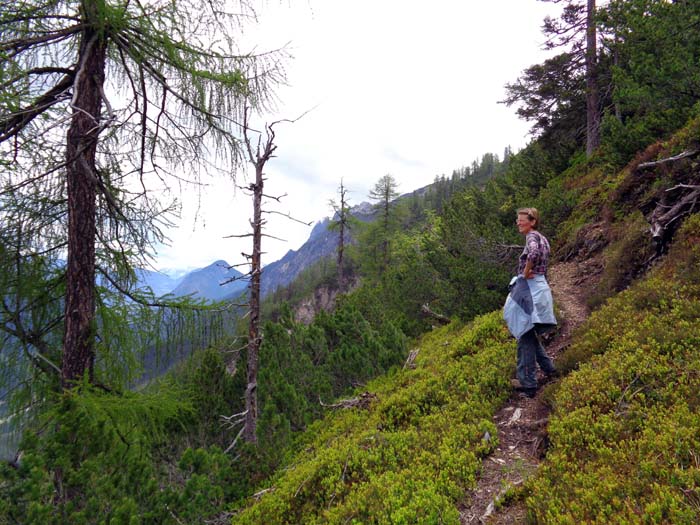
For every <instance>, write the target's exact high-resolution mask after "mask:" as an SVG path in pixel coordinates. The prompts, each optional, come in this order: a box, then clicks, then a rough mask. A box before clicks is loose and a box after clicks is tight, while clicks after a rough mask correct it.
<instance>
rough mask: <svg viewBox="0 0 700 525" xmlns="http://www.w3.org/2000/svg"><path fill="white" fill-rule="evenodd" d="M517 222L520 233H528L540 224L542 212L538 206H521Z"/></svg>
mask: <svg viewBox="0 0 700 525" xmlns="http://www.w3.org/2000/svg"><path fill="white" fill-rule="evenodd" d="M516 224H517V225H518V231H519V232H520V233H525V234H527V233H529V232H530V230H536V229H537V228H538V227H539V225H540V212H538V211H537V208H520V209H519V210H518V217H517V219H516Z"/></svg>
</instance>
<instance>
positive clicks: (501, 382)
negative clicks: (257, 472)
mask: <svg viewBox="0 0 700 525" xmlns="http://www.w3.org/2000/svg"><path fill="white" fill-rule="evenodd" d="M513 351H514V348H513V342H512V340H511V339H510V336H509V335H508V333H507V331H506V330H505V328H504V327H503V324H502V322H501V320H500V312H495V313H492V314H489V315H486V316H483V317H480V318H477V319H476V320H475V321H474V322H473V323H472V324H470V325H468V326H467V327H466V328H463V327H457V326H455V325H454V324H453V325H450V326H448V327H445V328H442V329H440V330H436V331H434V332H432V333H431V334H428V335H427V336H425V337H424V338H423V339H422V340H421V341H420V351H419V353H418V356H417V358H416V361H415V365H416V367H415V369H412V370H410V369H409V370H403V371H399V372H396V373H394V374H392V375H389V376H387V377H384V378H381V379H379V380H376V381H374V382H372V383H371V384H370V385H369V387H368V388H369V390H370V391H371V392H372V393H373V394H375V395H376V399H375V401H374V402H373V403H372V404H371V406H370V407H369V408H368V409H366V410H365V409H357V408H354V409H349V410H345V411H342V412H335V413H332V414H329V415H328V416H327V417H326V418H325V419H323V420H321V421H319V422H317V423H315V424H313V425H312V426H310V428H309V429H308V430H307V431H306V432H305V433H304V434H303V436H302V437H301V439H300V442H299V443H298V449H299V450H301V452H300V453H299V454H298V455H297V457H296V458H295V459H294V460H293V461H292V464H291V465H290V466H289V467H288V468H287V469H285V470H284V471H282V472H281V473H280V474H279V475H278V477H277V478H276V479H273V480H272V481H271V485H270V486H269V487H267V488H268V489H269V490H267V492H265V493H264V495H262V497H260V498H259V500H256V499H254V500H253V501H251V502H250V505H249V506H248V508H245V509H242V510H241V512H240V513H239V514H237V515H236V516H235V517H234V519H233V523H237V524H246V523H249V524H253V523H255V524H257V523H266V524H287V523H288V524H292V523H308V524H310V523H421V524H430V523H459V514H458V512H457V510H456V501H459V500H460V499H463V498H464V495H465V492H466V491H467V490H469V489H470V488H473V486H474V483H475V480H476V476H477V473H478V471H479V469H480V466H481V458H482V457H483V456H485V455H486V454H488V453H489V452H490V451H491V450H492V449H493V448H494V447H495V446H496V444H497V443H496V441H497V439H496V429H495V427H494V425H493V423H492V421H491V417H492V414H493V412H494V411H495V409H496V408H497V407H498V406H500V404H501V403H502V402H503V401H504V399H505V398H506V397H507V396H508V394H509V390H510V387H509V384H508V381H507V378H508V377H509V374H510V372H511V369H512V366H513Z"/></svg>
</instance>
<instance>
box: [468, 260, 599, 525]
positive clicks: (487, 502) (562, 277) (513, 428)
mask: <svg viewBox="0 0 700 525" xmlns="http://www.w3.org/2000/svg"><path fill="white" fill-rule="evenodd" d="M590 276H591V272H590V271H589V265H588V264H586V265H582V264H580V263H577V262H566V263H559V264H557V265H555V266H553V267H552V268H551V269H550V270H549V275H548V280H549V284H550V286H551V288H552V294H553V296H554V302H555V304H556V306H557V308H558V312H559V317H560V330H559V331H558V333H557V336H556V337H555V338H554V340H552V341H551V342H550V343H549V344H548V345H547V353H548V354H549V355H550V357H552V358H553V359H554V361H555V363H556V358H557V356H558V355H559V354H560V353H561V352H562V351H563V349H564V348H566V347H567V346H568V345H569V343H570V340H571V334H572V332H573V331H574V330H575V329H576V327H577V326H579V325H580V324H581V323H582V322H583V321H584V320H585V319H586V318H587V317H588V313H589V311H588V307H587V306H586V301H585V297H586V296H587V291H588V289H590V288H587V287H589V286H593V282H592V279H590ZM513 363H515V355H514V356H513ZM541 395H542V390H540V391H538V393H537V395H536V396H535V397H534V398H533V399H529V398H526V397H524V396H520V395H518V394H515V393H514V394H513V395H512V396H511V397H510V399H509V400H508V401H507V403H506V404H505V406H503V408H501V410H499V411H498V413H496V415H495V416H494V423H496V426H497V427H498V442H499V446H498V448H497V449H496V450H495V451H494V452H493V454H491V455H490V456H489V457H488V458H486V459H485V460H484V463H483V466H482V471H481V475H480V478H479V481H478V484H477V487H476V489H475V490H474V491H473V492H472V493H471V494H470V498H469V499H468V500H467V501H465V504H464V506H463V507H462V508H460V516H461V520H460V521H461V523H462V524H479V523H490V524H506V523H507V524H512V523H525V522H526V509H525V505H524V503H522V502H516V503H512V504H510V505H508V506H505V507H504V508H500V509H497V508H495V502H496V501H497V500H498V499H499V498H500V497H501V496H502V495H503V494H504V493H505V492H506V490H507V489H508V488H510V487H516V486H518V485H520V484H522V483H523V481H525V480H526V479H527V478H528V477H530V476H531V475H532V474H533V473H534V472H535V471H536V470H537V467H538V465H539V462H540V460H541V459H542V457H543V455H544V453H545V443H544V440H545V436H546V427H547V421H548V417H549V411H550V409H549V407H548V406H547V405H546V404H544V403H543V401H542V400H541Z"/></svg>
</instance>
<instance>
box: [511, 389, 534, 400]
mask: <svg viewBox="0 0 700 525" xmlns="http://www.w3.org/2000/svg"><path fill="white" fill-rule="evenodd" d="M516 390H517V391H518V395H519V396H521V397H526V398H528V399H532V398H533V397H535V396H536V395H537V389H536V388H521V389H516Z"/></svg>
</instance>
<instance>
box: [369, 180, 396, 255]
mask: <svg viewBox="0 0 700 525" xmlns="http://www.w3.org/2000/svg"><path fill="white" fill-rule="evenodd" d="M398 186H399V185H398V183H397V182H396V179H395V178H394V177H393V175H390V174H386V175H384V176H383V177H382V178H380V179H379V180H378V181H377V182H376V184H375V185H374V187H373V188H372V189H371V190H370V192H369V198H370V199H371V200H373V201H374V202H376V203H377V207H378V208H379V210H380V212H379V213H380V220H381V225H382V226H381V227H382V262H383V265H384V268H386V267H387V266H388V265H389V233H390V230H391V202H392V201H393V200H394V199H395V198H396V197H398V196H399V193H398V192H397V191H396V190H397V188H398Z"/></svg>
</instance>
